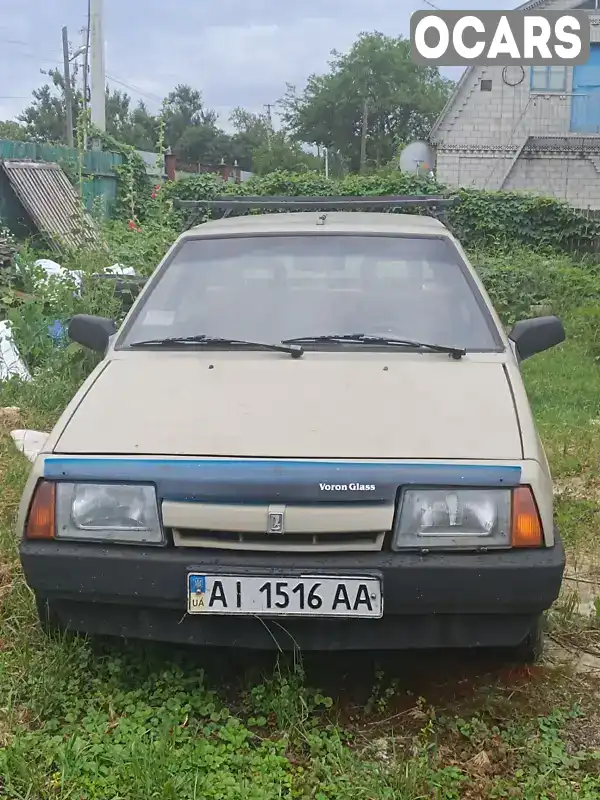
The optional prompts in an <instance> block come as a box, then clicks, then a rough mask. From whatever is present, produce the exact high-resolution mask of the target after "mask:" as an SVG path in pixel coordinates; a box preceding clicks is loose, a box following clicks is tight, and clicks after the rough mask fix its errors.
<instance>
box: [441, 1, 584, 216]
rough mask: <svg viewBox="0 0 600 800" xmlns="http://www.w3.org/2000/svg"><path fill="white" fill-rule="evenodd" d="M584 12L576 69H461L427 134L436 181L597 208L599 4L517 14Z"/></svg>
mask: <svg viewBox="0 0 600 800" xmlns="http://www.w3.org/2000/svg"><path fill="white" fill-rule="evenodd" d="M538 9H539V10H542V9H544V10H548V11H549V10H556V11H558V10H569V9H585V10H587V11H588V12H589V15H590V26H591V40H592V45H591V54H590V59H589V61H588V63H587V64H586V65H585V66H582V67H535V68H531V67H504V68H503V67H469V68H468V69H467V70H466V71H465V72H464V73H463V75H462V77H461V79H460V80H459V82H458V84H457V86H456V89H455V91H454V94H453V95H452V97H451V98H450V100H449V101H448V103H447V105H446V107H445V108H444V110H443V111H442V113H441V115H440V117H439V119H438V120H437V121H436V123H435V125H434V126H433V128H432V130H431V133H430V141H431V143H432V144H433V145H434V146H435V150H436V160H437V166H436V173H437V179H438V180H439V181H440V182H442V183H446V184H448V185H450V186H463V187H466V186H473V187H476V188H479V189H507V190H508V189H521V190H527V191H534V192H538V193H540V194H543V195H551V196H554V197H558V198H561V199H563V200H567V201H569V202H570V203H571V204H572V205H574V206H576V207H579V208H592V209H594V210H598V209H600V0H531V1H530V2H528V3H524V4H523V5H521V6H519V10H523V11H524V10H538Z"/></svg>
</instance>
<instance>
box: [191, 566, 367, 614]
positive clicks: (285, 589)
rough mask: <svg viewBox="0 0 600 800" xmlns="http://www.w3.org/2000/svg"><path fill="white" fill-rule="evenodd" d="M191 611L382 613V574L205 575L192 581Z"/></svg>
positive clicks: (234, 612) (201, 612) (193, 612)
mask: <svg viewBox="0 0 600 800" xmlns="http://www.w3.org/2000/svg"><path fill="white" fill-rule="evenodd" d="M187 596H188V613H189V614H231V615H239V614H247V615H256V616H283V617H346V618H353V619H365V618H368V619H372V618H375V619H378V618H380V617H382V616H383V596H382V592H381V581H380V580H379V578H373V577H368V578H360V577H355V576H352V577H342V576H335V577H333V576H324V575H318V576H317V575H301V576H299V577H294V578H281V577H269V578H267V577H264V576H258V575H252V576H248V575H244V576H240V575H201V574H199V573H195V572H194V573H190V574H189V575H188V581H187Z"/></svg>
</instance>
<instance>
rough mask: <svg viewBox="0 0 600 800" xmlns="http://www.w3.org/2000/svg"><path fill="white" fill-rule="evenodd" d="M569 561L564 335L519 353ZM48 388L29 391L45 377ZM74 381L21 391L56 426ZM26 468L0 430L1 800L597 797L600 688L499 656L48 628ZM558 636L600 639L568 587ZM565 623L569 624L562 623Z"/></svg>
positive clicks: (572, 447) (591, 384) (581, 451)
mask: <svg viewBox="0 0 600 800" xmlns="http://www.w3.org/2000/svg"><path fill="white" fill-rule="evenodd" d="M524 372H525V377H526V382H527V387H528V391H529V394H530V397H531V400H532V403H533V407H534V411H535V414H536V417H537V419H538V423H539V427H540V432H541V435H542V438H543V440H544V444H545V447H546V449H547V452H548V455H549V458H550V461H551V466H552V469H553V474H554V477H555V479H556V481H557V483H558V484H559V485H560V486H561V489H562V492H561V495H560V496H559V497H558V499H557V506H556V517H557V522H558V525H559V527H560V529H561V533H562V534H563V536H564V538H565V541H566V544H567V547H568V550H569V558H570V559H573V558H575V557H577V558H581V559H590V560H592V561H593V560H594V559H595V556H596V553H597V549H598V541H600V539H599V535H600V493H598V492H597V488H598V487H599V486H600V475H599V473H598V470H599V466H598V455H599V453H600V425H596V424H595V423H594V421H595V420H597V419H598V418H600V365H598V364H597V362H596V361H595V359H594V355H593V352H592V351H590V349H589V347H588V346H587V345H586V344H585V342H582V341H581V340H579V339H577V338H575V339H573V340H571V341H569V342H568V343H566V344H565V345H564V346H562V347H561V348H559V349H557V350H556V351H554V352H551V353H548V354H545V355H543V356H539V357H537V358H535V359H532V360H531V362H530V363H527V364H526V366H525V369H524ZM41 385H44V389H43V390H41V389H40V386H41ZM70 391H71V389H70V388H69V386H66V387H65V385H64V383H61V381H60V379H59V378H55V379H54V381H52V380H50V381H49V383H47V384H40V383H36V384H34V385H31V386H29V387H27V388H26V389H25V390H23V388H22V387H21V390H20V391H19V392H17V391H16V390H15V388H14V387H11V386H8V387H4V388H3V389H2V390H0V405H3V406H4V405H20V406H21V408H22V414H23V424H24V425H27V426H30V427H35V428H42V429H43V428H45V427H47V426H48V425H49V424H51V422H52V420H53V419H54V418H55V416H56V413H57V411H58V410H59V409H60V407H61V405H62V404H63V403H64V400H65V398H66V397H68V395H69V392H70ZM27 471H28V465H27V463H26V462H25V460H24V459H23V458H22V457H21V456H20V455H19V454H17V453H16V452H15V450H14V447H13V445H12V442H11V440H10V438H9V436H8V431H7V430H4V431H2V430H0V482H1V485H2V503H1V506H0V797H2V798H8V799H9V800H79V799H80V798H85V799H86V800H142V798H143V800H150V799H151V798H152V799H153V800H180V798H181V799H182V800H187V799H188V798H190V800H191V799H192V798H194V799H195V800H238V799H239V800H242V798H244V799H245V798H250V800H271V798H273V800H274V799H275V798H307V800H308V798H314V799H315V800H350V799H351V800H418V799H420V798H423V799H425V798H438V800H459V799H462V798H466V800H471V799H472V800H480V799H481V798H511V797H512V798H522V799H523V800H537V799H538V798H540V799H544V800H545V799H547V800H570V799H571V798H573V799H574V798H583V799H584V800H592V798H597V797H599V796H600V734H599V731H600V717H599V716H598V712H597V707H598V697H599V689H600V687H599V686H598V685H597V681H596V679H595V678H594V676H593V675H587V674H586V675H576V674H573V673H571V672H570V671H569V670H567V669H565V668H560V667H552V666H548V665H542V666H540V667H536V668H535V669H529V670H523V669H511V668H510V667H509V666H508V665H506V664H505V663H504V662H502V661H501V660H499V659H498V658H497V657H496V656H494V655H493V654H482V655H478V656H475V655H472V656H469V655H465V654H462V655H460V654H459V655H455V654H443V656H441V657H440V655H439V654H432V655H425V656H423V655H421V654H407V655H398V656H394V657H385V658H384V657H383V656H382V657H381V659H379V658H377V659H375V658H373V657H370V656H368V655H364V656H361V657H360V658H354V657H352V658H349V657H348V656H347V655H345V654H344V655H343V656H340V657H338V656H327V657H325V656H314V655H313V656H311V657H310V658H308V657H307V658H306V659H304V661H299V660H298V659H296V660H295V661H294V660H291V661H289V660H283V659H281V660H276V659H274V658H273V657H271V656H262V655H261V656H259V655H255V654H253V655H249V656H246V657H242V656H240V655H239V654H230V653H224V654H218V653H214V652H212V651H196V650H191V651H190V650H185V649H173V648H165V647H161V646H158V645H157V646H154V645H146V644H142V643H135V642H134V643H123V642H103V641H97V642H89V641H86V640H84V639H78V638H73V637H64V638H54V639H48V638H46V637H45V636H44V635H43V634H42V633H41V632H40V630H39V628H38V625H37V621H36V617H35V613H34V607H33V602H32V597H31V595H30V592H29V590H28V589H27V587H26V586H25V584H24V582H23V580H22V577H21V573H20V569H19V564H18V557H17V551H16V545H15V541H14V537H13V535H12V525H13V522H14V515H15V513H16V508H17V505H18V501H19V497H20V493H21V490H22V486H23V483H24V480H25V478H26V475H27ZM551 626H552V627H551V631H550V632H551V635H552V636H556V637H558V638H561V637H562V639H564V637H565V636H566V635H567V633H568V634H569V636H571V641H575V642H576V643H577V642H579V643H580V642H581V641H585V642H586V646H588V647H589V646H591V645H594V646H595V642H596V641H597V638H598V637H597V633H596V628H597V624H596V620H595V619H590V620H588V621H581V620H575V616H574V613H573V608H571V609H570V610H569V608H568V603H567V600H566V599H565V601H564V603H563V604H562V605H561V606H559V607H558V609H557V611H556V612H555V614H554V615H553V617H552V619H551ZM573 637H574V638H573Z"/></svg>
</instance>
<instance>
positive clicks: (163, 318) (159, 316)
mask: <svg viewBox="0 0 600 800" xmlns="http://www.w3.org/2000/svg"><path fill="white" fill-rule="evenodd" d="M174 321H175V312H174V311H146V316H145V317H144V321H143V323H142V324H143V325H172V324H173V322H174Z"/></svg>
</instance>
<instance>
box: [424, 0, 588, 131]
mask: <svg viewBox="0 0 600 800" xmlns="http://www.w3.org/2000/svg"><path fill="white" fill-rule="evenodd" d="M566 2H568V0H566ZM550 4H553V0H529V2H527V3H522V4H521V5H520V6H517V7H516V8H515V9H514V10H515V11H529V10H530V9H533V8H537V7H538V6H546V5H550ZM574 5H576V3H575V4H574ZM474 69H476V67H474V66H471V67H467V68H466V69H465V71H464V72H463V73H462V75H461V76H460V78H459V79H458V81H457V83H456V86H455V87H454V91H453V92H452V94H451V95H450V97H449V98H448V100H447V102H446V105H445V106H444V108H443V109H442V111H441V113H440V115H439V117H438V118H437V119H436V121H435V122H434V123H433V126H432V128H431V130H430V131H429V138H430V139H431V138H432V137H433V136H434V135H435V134H436V133H437V131H438V128H439V127H440V125H441V124H442V122H443V121H444V119H445V117H446V114H447V113H448V111H450V109H451V108H452V106H453V105H454V102H455V100H456V98H457V97H458V95H459V94H460V92H461V90H462V88H463V86H464V85H465V84H466V82H467V80H468V79H469V78H470V76H471V74H472V73H473V70H474Z"/></svg>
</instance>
